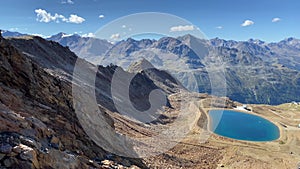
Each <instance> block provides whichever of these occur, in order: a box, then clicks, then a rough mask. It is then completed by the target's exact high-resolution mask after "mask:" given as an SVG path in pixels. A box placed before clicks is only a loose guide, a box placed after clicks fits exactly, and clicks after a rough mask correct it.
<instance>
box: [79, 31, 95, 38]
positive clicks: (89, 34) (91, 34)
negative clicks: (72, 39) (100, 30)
mask: <svg viewBox="0 0 300 169" xmlns="http://www.w3.org/2000/svg"><path fill="white" fill-rule="evenodd" d="M81 36H82V37H89V38H94V37H95V34H93V33H91V32H90V33H86V34H83V35H81Z"/></svg>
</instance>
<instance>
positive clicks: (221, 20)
mask: <svg viewBox="0 0 300 169" xmlns="http://www.w3.org/2000/svg"><path fill="white" fill-rule="evenodd" d="M299 9H300V1H299V0H251V1H250V0H235V1H233V0H226V1H225V0H186V1H182V0H181V1H179V0H148V1H146V0H118V1H117V0H107V1H104V0H2V1H1V5H0V29H5V30H11V31H19V32H23V33H31V34H42V35H45V36H47V35H52V34H55V33H58V32H65V33H68V34H71V33H75V32H77V33H79V34H88V33H93V34H94V33H95V32H97V30H98V29H99V28H101V27H103V26H104V25H106V24H108V23H110V22H111V21H113V20H115V19H117V18H119V17H123V16H126V15H130V14H134V13H139V12H162V13H169V14H172V15H176V16H178V17H181V18H183V19H186V20H187V21H189V22H190V23H191V24H193V25H195V27H198V28H200V30H201V31H202V32H203V33H204V34H205V35H206V36H207V37H208V38H215V37H219V38H224V39H233V40H248V39H250V38H253V39H261V40H265V41H268V42H270V41H280V40H282V39H284V38H287V37H296V38H300V31H299V30H300V10H299ZM38 14H39V16H38ZM100 15H101V17H99V16H100ZM272 20H273V22H272ZM141 22H143V21H141ZM146 22H147V21H146V20H145V21H144V23H146ZM141 24H143V23H141ZM242 25H243V26H242ZM173 26H176V25H173ZM178 26H182V27H181V28H183V29H182V30H181V28H180V29H175V30H176V31H182V33H185V32H184V31H185V28H189V27H188V26H189V25H178ZM185 26H186V27H185ZM90 35H91V34H90Z"/></svg>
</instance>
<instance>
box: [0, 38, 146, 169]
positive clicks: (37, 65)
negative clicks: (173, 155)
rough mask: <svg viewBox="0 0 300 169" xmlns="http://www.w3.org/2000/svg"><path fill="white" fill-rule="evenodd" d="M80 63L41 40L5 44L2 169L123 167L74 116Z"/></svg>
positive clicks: (0, 86)
mask: <svg viewBox="0 0 300 169" xmlns="http://www.w3.org/2000/svg"><path fill="white" fill-rule="evenodd" d="M12 44H13V45H12ZM54 51H55V52H54ZM60 52H61V53H60ZM76 59H77V57H76V56H75V55H74V54H73V53H72V52H70V51H69V50H68V49H67V48H64V47H62V46H60V45H59V44H58V43H56V42H48V41H46V40H43V39H42V38H39V37H24V38H21V39H14V40H11V41H10V42H9V41H8V40H6V39H3V38H2V37H1V38H0V63H1V65H0V91H1V95H0V140H1V141H0V166H2V167H6V168H91V167H92V168H101V166H107V165H109V166H110V167H117V166H118V165H120V166H119V168H121V167H123V165H122V163H124V164H125V162H123V161H124V160H125V161H126V159H125V158H120V157H118V158H119V159H121V160H117V161H115V160H114V158H116V157H117V156H114V155H110V153H108V152H106V151H105V150H103V149H102V148H101V147H99V146H98V145H96V144H95V143H94V142H93V141H92V140H91V139H90V138H89V137H88V136H87V135H86V133H85V131H84V130H83V129H82V127H81V125H80V123H79V121H78V119H77V117H76V114H75V113H74V108H73V103H72V92H71V87H72V85H71V82H70V73H71V70H72V64H73V63H74V60H76ZM109 69H110V68H107V69H106V68H102V71H108V72H109ZM100 70H101V69H100ZM108 107H109V106H108ZM107 111H109V108H107ZM105 117H106V121H107V123H108V124H110V125H111V126H112V127H114V122H113V120H112V118H110V117H109V116H108V115H106V116H105ZM108 157H109V158H108ZM103 160H108V161H111V160H114V162H113V161H112V162H109V163H110V164H107V161H105V162H103V163H102V162H101V161H103ZM133 164H136V165H139V166H143V164H142V163H141V162H139V161H138V160H131V161H130V159H129V161H128V160H127V162H126V164H125V165H126V166H127V167H130V166H131V165H133ZM126 166H124V167H126Z"/></svg>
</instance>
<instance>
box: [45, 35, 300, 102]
mask: <svg viewBox="0 0 300 169" xmlns="http://www.w3.org/2000/svg"><path fill="white" fill-rule="evenodd" d="M78 39H80V41H79V40H78ZM48 40H54V41H57V42H59V43H61V44H62V45H67V46H68V45H69V46H70V49H71V50H72V51H74V52H75V53H76V54H77V55H78V56H79V57H81V58H86V59H87V60H88V61H90V62H92V63H94V64H100V65H109V64H111V63H112V64H116V65H118V66H121V67H123V68H125V69H128V68H129V66H130V64H131V63H132V62H134V61H136V60H140V59H143V58H145V59H147V60H148V61H149V62H150V63H152V64H153V65H154V66H155V67H157V68H159V69H164V70H167V71H169V72H170V73H171V74H172V75H174V76H175V77H176V78H177V79H178V80H179V81H180V82H181V83H182V84H183V85H184V86H185V87H186V88H188V89H189V90H191V91H195V92H201V93H209V94H215V95H220V96H228V97H229V98H230V99H232V100H236V101H239V102H243V103H260V104H281V103H285V102H291V101H300V74H299V71H300V40H298V39H295V38H287V39H284V40H282V41H280V42H277V43H275V42H273V43H267V42H264V41H261V40H258V39H256V40H254V39H249V40H248V41H234V40H223V39H219V38H214V39H210V40H206V39H199V38H196V37H194V36H192V35H185V36H182V37H178V38H172V37H163V38H161V39H158V40H150V39H142V40H135V39H131V38H129V39H126V40H122V41H119V42H118V43H116V44H114V45H113V44H110V43H109V42H108V41H106V40H99V39H97V40H96V38H89V40H87V38H84V37H80V36H78V35H72V36H67V37H64V36H62V34H58V35H54V36H52V37H50V38H49V39H48ZM82 43H86V44H87V45H84V44H82ZM90 50H92V51H93V52H86V51H90ZM223 83H225V84H223ZM224 88H225V89H226V90H224Z"/></svg>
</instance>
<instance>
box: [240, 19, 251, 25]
mask: <svg viewBox="0 0 300 169" xmlns="http://www.w3.org/2000/svg"><path fill="white" fill-rule="evenodd" d="M253 24H254V22H253V21H251V20H245V21H244V22H243V23H242V25H241V26H250V25H253Z"/></svg>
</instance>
